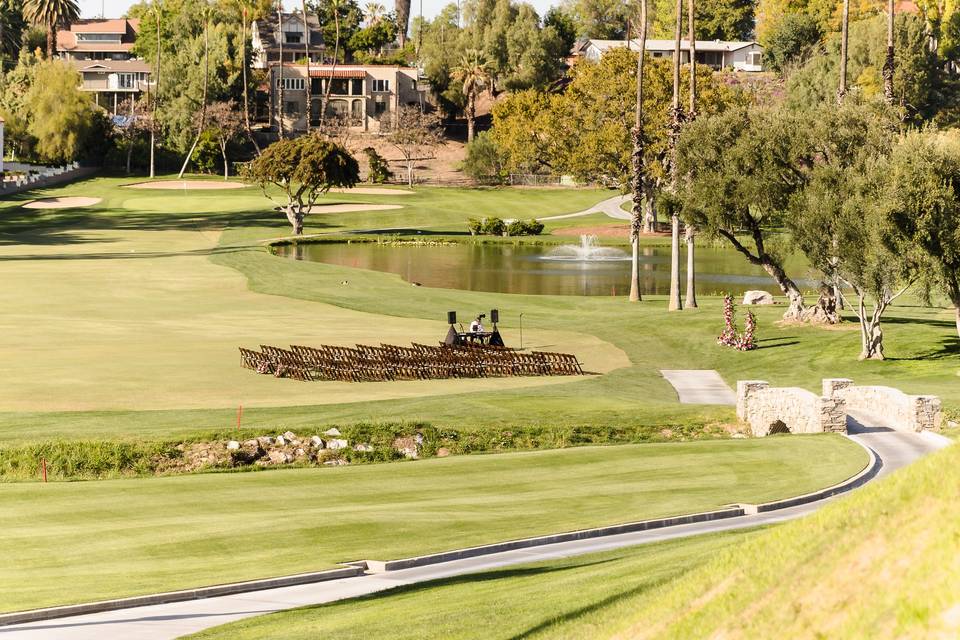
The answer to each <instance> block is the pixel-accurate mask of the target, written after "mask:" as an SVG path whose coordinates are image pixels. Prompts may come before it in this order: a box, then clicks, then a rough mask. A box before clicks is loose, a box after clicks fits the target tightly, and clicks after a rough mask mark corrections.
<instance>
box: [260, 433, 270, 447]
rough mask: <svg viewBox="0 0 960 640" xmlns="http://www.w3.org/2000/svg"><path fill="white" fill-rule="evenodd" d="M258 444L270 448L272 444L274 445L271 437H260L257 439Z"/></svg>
mask: <svg viewBox="0 0 960 640" xmlns="http://www.w3.org/2000/svg"><path fill="white" fill-rule="evenodd" d="M257 442H259V443H260V446H261V447H269V446H270V445H271V444H273V438H271V437H270V436H260V437H259V438H257Z"/></svg>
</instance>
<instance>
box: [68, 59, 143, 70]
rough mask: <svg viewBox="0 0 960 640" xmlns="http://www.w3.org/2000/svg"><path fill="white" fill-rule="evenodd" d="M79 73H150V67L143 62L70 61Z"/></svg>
mask: <svg viewBox="0 0 960 640" xmlns="http://www.w3.org/2000/svg"><path fill="white" fill-rule="evenodd" d="M70 64H72V65H73V67H74V68H75V69H76V70H77V71H80V72H81V73H115V72H118V71H119V72H125V73H150V65H149V64H147V63H146V62H145V61H143V60H136V59H133V60H71V61H70Z"/></svg>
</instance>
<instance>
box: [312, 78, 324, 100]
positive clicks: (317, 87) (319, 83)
mask: <svg viewBox="0 0 960 640" xmlns="http://www.w3.org/2000/svg"><path fill="white" fill-rule="evenodd" d="M310 93H312V94H313V95H315V96H321V95H323V80H321V79H320V78H311V79H310Z"/></svg>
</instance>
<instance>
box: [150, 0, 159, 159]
mask: <svg viewBox="0 0 960 640" xmlns="http://www.w3.org/2000/svg"><path fill="white" fill-rule="evenodd" d="M153 10H154V14H155V15H156V18H157V62H156V66H155V68H154V77H153V108H152V109H151V118H150V177H151V178H153V177H155V176H156V175H157V164H156V157H157V152H156V149H157V107H159V106H160V4H159V2H158V1H157V0H154V4H153Z"/></svg>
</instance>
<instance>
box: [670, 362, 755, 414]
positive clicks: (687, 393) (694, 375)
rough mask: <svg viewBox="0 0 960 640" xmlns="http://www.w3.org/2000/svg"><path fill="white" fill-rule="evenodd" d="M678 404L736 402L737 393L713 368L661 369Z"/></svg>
mask: <svg viewBox="0 0 960 640" xmlns="http://www.w3.org/2000/svg"><path fill="white" fill-rule="evenodd" d="M660 373H661V374H663V377H664V378H666V379H667V382H669V383H670V384H672V385H673V388H674V389H676V391H677V396H678V397H679V399H680V404H731V405H732V404H737V394H736V393H734V391H733V389H731V388H730V386H729V385H727V383H726V382H724V381H723V378H721V377H720V374H719V373H717V372H716V371H714V370H713V369H663V370H661V371H660Z"/></svg>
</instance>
